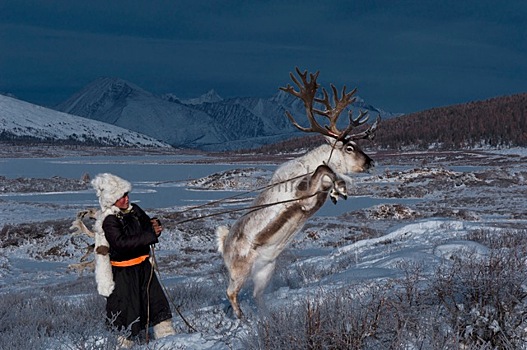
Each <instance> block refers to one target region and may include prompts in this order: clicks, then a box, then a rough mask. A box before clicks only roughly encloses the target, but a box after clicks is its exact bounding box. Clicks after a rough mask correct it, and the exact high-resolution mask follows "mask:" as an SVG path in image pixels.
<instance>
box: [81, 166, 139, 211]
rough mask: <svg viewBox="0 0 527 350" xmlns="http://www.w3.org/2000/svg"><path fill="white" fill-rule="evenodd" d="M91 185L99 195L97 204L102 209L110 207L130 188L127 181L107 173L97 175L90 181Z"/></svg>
mask: <svg viewBox="0 0 527 350" xmlns="http://www.w3.org/2000/svg"><path fill="white" fill-rule="evenodd" d="M91 185H92V186H93V188H94V189H95V191H96V193H97V197H99V204H100V205H101V209H103V210H105V209H108V208H111V207H112V205H114V204H115V202H116V201H117V200H118V199H119V198H121V197H122V196H123V195H124V194H125V193H127V192H130V191H131V190H132V185H131V184H130V183H129V182H128V181H126V180H124V179H121V178H120V177H118V176H115V175H112V174H109V173H104V174H99V175H97V176H96V177H95V178H94V179H93V180H92V181H91Z"/></svg>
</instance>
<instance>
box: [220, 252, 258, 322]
mask: <svg viewBox="0 0 527 350" xmlns="http://www.w3.org/2000/svg"><path fill="white" fill-rule="evenodd" d="M224 258H225V263H226V266H227V268H228V270H229V276H230V282H229V287H228V288H227V298H228V299H229V301H230V303H231V306H232V309H233V310H234V313H235V314H236V317H238V318H240V319H241V318H242V317H243V313H242V310H241V308H240V305H239V304H238V293H239V292H240V290H241V289H242V287H243V285H244V284H245V281H246V280H247V277H249V274H250V272H251V267H252V265H253V264H252V261H250V260H247V259H240V258H238V259H235V260H234V261H230V259H228V257H227V256H224Z"/></svg>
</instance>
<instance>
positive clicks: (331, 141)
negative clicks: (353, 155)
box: [324, 136, 343, 148]
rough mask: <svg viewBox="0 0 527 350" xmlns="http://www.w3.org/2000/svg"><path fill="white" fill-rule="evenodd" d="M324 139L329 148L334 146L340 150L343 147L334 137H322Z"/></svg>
mask: <svg viewBox="0 0 527 350" xmlns="http://www.w3.org/2000/svg"><path fill="white" fill-rule="evenodd" d="M324 138H325V139H326V142H327V143H328V144H329V145H330V146H335V147H336V148H342V146H343V143H342V141H337V140H336V139H335V138H334V137H330V136H324Z"/></svg>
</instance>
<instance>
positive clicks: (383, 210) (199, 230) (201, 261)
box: [0, 149, 527, 349]
mask: <svg viewBox="0 0 527 350" xmlns="http://www.w3.org/2000/svg"><path fill="white" fill-rule="evenodd" d="M372 158H374V159H375V160H376V161H377V163H378V166H377V170H374V171H373V172H371V173H370V174H365V175H360V176H355V177H353V186H352V187H351V188H350V189H349V192H350V197H349V198H348V200H347V201H342V202H338V203H337V206H346V205H351V204H352V203H353V202H354V201H357V202H358V201H360V200H361V199H364V198H369V199H372V201H365V202H364V203H366V204H364V206H363V207H360V208H358V209H354V210H349V211H346V210H344V213H343V214H339V215H338V216H329V215H326V216H316V217H314V218H312V219H311V220H310V221H308V223H307V224H306V225H305V227H304V229H303V230H302V231H301V232H300V233H299V234H298V235H297V236H296V238H295V240H294V241H293V242H292V243H291V245H290V246H289V247H288V249H286V250H285V251H284V253H283V254H282V256H280V258H279V262H278V266H277V269H276V271H275V274H274V276H273V279H272V281H271V283H270V285H269V287H268V289H267V291H266V293H265V295H264V299H265V305H266V310H262V309H259V308H258V307H257V306H256V304H255V302H254V300H253V298H252V295H251V292H252V291H251V286H250V284H249V285H247V286H246V287H245V288H244V289H243V291H242V293H241V295H240V301H241V307H242V309H243V310H244V312H245V313H246V315H247V318H246V319H245V320H243V321H239V320H237V319H235V318H234V317H233V315H232V311H231V310H230V309H229V305H228V302H227V301H226V299H225V297H224V291H225V288H226V285H227V281H226V277H227V276H226V272H225V268H224V267H223V264H222V260H221V257H220V255H219V254H218V253H217V251H216V246H215V237H214V229H215V227H216V226H218V225H224V224H227V225H228V224H231V223H233V222H234V220H236V218H237V217H239V215H241V213H240V212H236V211H234V212H230V213H226V211H228V210H229V209H230V208H237V207H238V206H239V205H242V206H243V205H249V202H248V201H247V199H243V200H240V199H238V198H231V199H229V200H227V201H225V202H221V203H214V205H211V206H200V207H199V208H198V207H196V208H193V207H192V206H191V205H185V206H180V207H169V208H154V209H151V210H150V211H149V214H151V215H152V216H154V215H155V216H158V217H159V218H161V220H162V221H163V223H164V226H165V231H164V232H163V234H162V236H161V242H160V243H159V244H158V245H157V247H156V259H157V261H158V263H159V267H160V277H161V281H162V282H163V284H164V285H165V286H166V287H167V289H168V291H169V294H170V295H169V298H170V299H171V300H173V301H174V303H175V305H177V306H178V310H179V311H181V314H182V315H183V316H184V317H185V319H186V320H187V321H188V322H189V323H190V324H191V325H192V326H193V327H194V328H195V330H196V331H191V330H190V329H189V328H188V327H187V326H186V325H185V323H184V322H183V319H182V318H181V317H180V316H179V315H178V313H177V312H176V310H174V318H173V321H174V324H175V326H176V328H177V329H178V334H177V335H175V336H171V337H168V338H165V339H161V340H158V341H153V342H151V343H150V344H149V345H145V344H142V345H137V346H136V348H140V349H147V348H148V349H243V348H247V347H251V346H253V347H255V345H254V344H255V343H254V337H255V336H256V333H258V332H259V331H258V329H259V328H258V327H261V326H262V324H265V323H263V321H262V319H264V317H265V316H264V315H267V316H268V315H273V313H274V312H278V310H281V309H295V308H302V307H303V305H304V304H305V303H306V301H308V300H312V299H314V298H315V299H316V298H323V296H324V295H331V293H336V291H337V290H342V289H345V290H352V291H354V293H357V294H361V295H369V294H371V295H374V294H375V293H376V290H377V289H376V288H378V286H379V283H381V284H386V283H388V284H389V283H393V288H395V289H397V287H398V286H399V285H400V281H401V280H404V278H405V276H406V277H407V274H408V271H409V268H408V266H419V270H420V276H422V278H423V280H427V279H431V277H432V276H434V274H436V273H437V271H438V269H440V267H441V266H442V265H443V264H445V263H447V264H448V263H449V262H456V261H460V260H463V259H466V258H467V257H470V259H477V257H481V256H486V255H488V254H489V251H490V250H491V247H489V246H488V244H485V243H484V242H481V241H477V240H476V239H474V237H475V236H476V233H481V232H492V233H494V234H496V235H498V236H499V235H500V234H501V233H502V232H508V233H510V232H524V231H522V230H525V229H524V228H525V225H526V223H527V212H526V211H525V209H526V208H527V199H526V198H527V196H526V195H527V182H526V178H527V152H525V150H524V149H515V150H508V151H489V150H478V151H460V152H432V151H430V152H425V153H422V152H413V153H405V154H399V153H397V152H392V153H388V152H379V153H374V154H372ZM208 161H210V162H212V163H214V162H217V163H228V162H229V160H226V159H217V160H214V159H211V160H208ZM243 163H244V165H247V164H250V163H251V160H250V158H247V159H246V161H244V162H243ZM255 163H256V162H255ZM232 167H233V168H236V167H237V164H236V163H232ZM1 175H2V174H1V173H0V176H1ZM92 175H94V174H92ZM210 175H211V176H205V177H202V178H200V179H193V180H192V181H189V182H188V187H189V189H192V190H193V191H196V190H200V189H202V190H206V191H213V190H218V189H221V190H226V189H227V190H242V191H247V189H248V188H251V186H255V187H256V188H257V187H259V186H261V184H262V183H263V182H265V181H263V180H265V178H266V177H269V176H270V175H271V173H270V172H267V171H262V170H261V169H259V168H258V166H255V167H254V168H243V169H241V170H239V171H236V170H235V171H226V172H222V173H219V174H210ZM252 178H255V179H256V181H254V182H251V181H247V179H252ZM57 181H59V179H57ZM262 181H263V182H262ZM66 182H67V181H66ZM3 185H4V187H2V186H0V188H2V191H3V192H4V193H6V192H10V190H9V189H10V188H11V189H13V188H15V187H14V185H12V184H11V185H10V184H9V182H8V181H7V180H6V181H5V183H4V184H3ZM10 186H11V187H10ZM16 188H20V187H16ZM253 188H254V187H253ZM40 190H45V189H40ZM40 190H39V191H40ZM54 190H56V189H54ZM65 190H66V188H65ZM68 190H71V189H68ZM35 191H36V190H35ZM132 199H133V197H132ZM0 201H2V203H1V204H2V205H0V210H1V212H0V217H3V218H7V217H9V218H10V219H12V220H11V222H13V223H12V224H4V227H3V228H2V231H1V235H2V236H1V245H0V278H1V279H0V294H2V295H3V296H6V295H12V294H13V293H21V292H24V291H32V292H36V291H42V293H43V294H45V293H46V292H45V291H48V290H54V293H56V294H55V297H57V298H65V299H71V300H73V299H75V300H77V302H79V303H80V302H82V300H86V301H91V300H99V299H102V297H100V298H99V297H98V296H97V295H96V290H95V286H94V281H93V278H92V277H93V276H92V272H90V271H84V273H83V274H79V273H78V272H76V271H73V270H71V269H68V265H69V264H72V263H76V262H79V260H80V258H81V256H82V255H83V254H84V248H85V246H86V245H88V244H89V243H91V241H90V239H89V238H88V237H82V236H72V235H71V233H70V231H69V230H68V227H69V224H70V222H71V221H73V219H74V217H71V218H68V217H65V216H64V213H67V212H71V209H72V208H71V205H68V206H61V205H60V204H49V205H46V204H43V203H31V202H30V201H28V202H16V201H5V200H1V198H0ZM361 203H362V202H361ZM325 205H326V206H331V205H333V204H331V203H330V202H328V203H326V204H325ZM79 208H80V207H79ZM75 209H77V208H76V207H75ZM28 212H31V213H33V214H32V215H33V218H32V220H31V221H30V222H27V223H25V222H24V220H19V219H17V216H20V217H21V218H24V217H26V216H27V213H28ZM53 213H55V217H54V216H53ZM211 214H212V215H211ZM35 215H36V216H37V218H35V217H34V216H35ZM191 218H194V220H189V219H191ZM78 284H80V285H82V287H81V286H79V285H78ZM66 286H70V287H68V288H66ZM71 286H75V287H74V288H72V287H71ZM70 290H71V291H70ZM103 305H104V304H103V302H102V301H100V300H99V301H98V302H97V303H96V305H95V306H94V307H96V308H97V307H98V308H100V309H99V311H98V312H100V315H101V322H102V318H103V316H102V315H103V314H104V310H103ZM6 311H7V310H0V315H2V312H6ZM268 317H270V318H271V319H272V316H268ZM0 319H1V316H0ZM489 322H490V324H493V325H495V323H492V320H490V321H489ZM525 326H526V325H525V324H523V327H525ZM445 327H446V326H445ZM502 327H503V325H502ZM466 334H468V331H467V332H466ZM93 336H94V337H96V335H93ZM64 339H68V337H67V336H66V337H64V338H62V339H61V340H60V343H62V344H59V341H58V340H57V339H53V338H50V339H44V340H43V344H44V343H45V344H47V346H49V347H52V348H64V349H66V348H68V349H69V348H77V347H76V346H74V345H72V343H71V342H70V343H68V342H67V341H66V342H65V343H64ZM288 341H289V343H291V342H293V343H294V341H293V340H291V339H289V340H288ZM99 342H102V343H104V339H100V340H99ZM86 343H87V344H91V346H93V344H96V343H97V342H96V341H93V339H91V341H90V340H86ZM400 344H401V345H400V347H399V348H407V349H410V348H418V347H417V345H416V343H415V342H413V341H412V340H410V339H407V340H405V341H404V342H402V343H400ZM258 347H260V348H268V347H269V346H265V344H263V345H262V344H260V346H258ZM101 348H104V347H103V346H101ZM285 348H295V347H294V346H292V345H289V346H288V347H285ZM370 348H371V347H370Z"/></svg>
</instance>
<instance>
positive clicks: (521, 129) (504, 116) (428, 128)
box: [376, 94, 527, 149]
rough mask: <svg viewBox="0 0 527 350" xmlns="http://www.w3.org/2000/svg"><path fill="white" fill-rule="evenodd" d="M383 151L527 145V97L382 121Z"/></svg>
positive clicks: (380, 134)
mask: <svg viewBox="0 0 527 350" xmlns="http://www.w3.org/2000/svg"><path fill="white" fill-rule="evenodd" d="M376 142H377V144H378V145H379V146H381V147H383V148H393V149H399V148H403V147H414V148H421V149H424V148H428V147H430V146H437V147H439V148H444V149H458V148H467V147H468V148H471V147H481V146H483V147H484V146H491V147H510V146H527V94H519V95H512V96H505V97H498V98H493V99H489V100H485V101H478V102H471V103H466V104H460V105H453V106H448V107H441V108H434V109H430V110H426V111H422V112H418V113H413V114H409V115H405V116H402V117H399V118H395V119H392V120H387V121H384V122H383V124H381V127H380V128H379V130H378V132H377V139H376Z"/></svg>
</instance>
